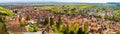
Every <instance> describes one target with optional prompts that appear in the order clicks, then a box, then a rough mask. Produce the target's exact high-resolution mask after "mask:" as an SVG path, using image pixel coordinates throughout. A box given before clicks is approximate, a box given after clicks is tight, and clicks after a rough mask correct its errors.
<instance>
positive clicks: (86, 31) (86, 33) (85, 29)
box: [84, 21, 88, 34]
mask: <svg viewBox="0 0 120 34" xmlns="http://www.w3.org/2000/svg"><path fill="white" fill-rule="evenodd" d="M84 34H88V24H87V22H86V21H85V24H84Z"/></svg>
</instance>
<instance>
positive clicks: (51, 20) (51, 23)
mask: <svg viewBox="0 0 120 34" xmlns="http://www.w3.org/2000/svg"><path fill="white" fill-rule="evenodd" d="M52 25H54V20H53V18H50V26H52Z"/></svg>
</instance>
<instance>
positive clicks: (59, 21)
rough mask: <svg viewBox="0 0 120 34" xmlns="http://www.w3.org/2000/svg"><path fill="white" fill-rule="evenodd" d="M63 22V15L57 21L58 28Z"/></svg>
mask: <svg viewBox="0 0 120 34" xmlns="http://www.w3.org/2000/svg"><path fill="white" fill-rule="evenodd" d="M61 24H62V20H61V17H60V16H59V19H58V22H57V23H56V26H57V28H59V27H60V25H61Z"/></svg>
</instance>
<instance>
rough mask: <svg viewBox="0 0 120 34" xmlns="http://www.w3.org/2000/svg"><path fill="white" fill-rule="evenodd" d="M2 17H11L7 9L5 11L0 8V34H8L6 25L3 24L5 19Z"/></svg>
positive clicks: (11, 14)
mask: <svg viewBox="0 0 120 34" xmlns="http://www.w3.org/2000/svg"><path fill="white" fill-rule="evenodd" d="M2 16H13V13H12V12H11V11H10V10H8V9H5V8H2V7H0V30H1V31H0V34H9V33H8V32H7V27H6V24H5V22H6V21H5V18H4V17H2Z"/></svg>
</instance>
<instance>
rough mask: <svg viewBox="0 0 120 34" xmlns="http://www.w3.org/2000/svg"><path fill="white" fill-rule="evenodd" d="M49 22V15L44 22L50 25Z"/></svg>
mask: <svg viewBox="0 0 120 34" xmlns="http://www.w3.org/2000/svg"><path fill="white" fill-rule="evenodd" d="M48 24H49V19H48V17H47V18H45V23H44V25H48Z"/></svg>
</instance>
